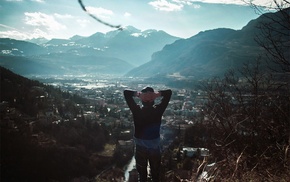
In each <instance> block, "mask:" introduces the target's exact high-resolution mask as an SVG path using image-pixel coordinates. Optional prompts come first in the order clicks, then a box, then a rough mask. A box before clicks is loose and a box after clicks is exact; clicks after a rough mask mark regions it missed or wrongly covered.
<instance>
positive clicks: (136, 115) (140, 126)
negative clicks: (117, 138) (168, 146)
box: [124, 87, 172, 182]
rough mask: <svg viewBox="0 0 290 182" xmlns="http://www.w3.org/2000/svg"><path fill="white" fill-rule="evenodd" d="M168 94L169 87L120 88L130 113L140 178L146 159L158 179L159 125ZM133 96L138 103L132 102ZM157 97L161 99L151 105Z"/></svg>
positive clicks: (143, 171)
mask: <svg viewBox="0 0 290 182" xmlns="http://www.w3.org/2000/svg"><path fill="white" fill-rule="evenodd" d="M171 94H172V91H171V90H170V89H168V90H160V91H158V92H154V89H153V88H151V87H146V88H144V89H143V90H142V91H141V92H138V91H134V90H124V96H125V100H126V102H127V104H128V106H129V108H130V110H131V112H132V114H133V120H134V126H135V131H134V141H135V145H136V151H135V160H136V168H137V171H138V175H139V181H140V182H143V181H147V164H148V162H149V164H150V172H151V176H152V180H153V181H154V182H157V181H159V178H160V176H159V172H160V165H161V151H160V125H161V118H162V115H163V113H164V111H165V109H166V107H167V105H168V103H169V100H170V97H171ZM133 97H139V98H140V99H141V101H142V106H140V105H138V104H136V102H135V100H134V98H133ZM157 97H162V99H161V102H160V103H159V104H156V105H155V102H154V101H155V99H156V98H157Z"/></svg>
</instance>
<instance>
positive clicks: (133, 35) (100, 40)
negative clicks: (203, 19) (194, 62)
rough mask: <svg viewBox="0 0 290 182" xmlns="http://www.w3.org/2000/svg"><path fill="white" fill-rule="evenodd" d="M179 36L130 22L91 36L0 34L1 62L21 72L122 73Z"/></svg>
mask: <svg viewBox="0 0 290 182" xmlns="http://www.w3.org/2000/svg"><path fill="white" fill-rule="evenodd" d="M178 39H179V38H178V37H173V36H171V35H169V34H167V33H165V32H164V31H157V30H146V31H141V30H138V29H136V28H134V27H131V26H129V27H126V28H124V30H123V31H119V30H116V31H111V32H108V33H106V34H103V33H99V32H97V33H95V34H93V35H91V36H89V37H82V36H78V35H76V36H73V37H72V38H71V39H52V40H49V41H48V40H47V41H45V40H44V39H33V40H30V41H31V42H28V41H20V40H14V39H9V38H1V39H0V66H3V67H6V68H9V69H11V70H13V71H14V72H15V73H18V74H21V75H24V74H25V75H31V74H59V75H62V74H87V73H89V74H117V75H123V74H125V73H127V72H128V71H130V70H131V69H132V68H134V66H139V65H141V64H144V63H145V62H148V61H149V60H150V59H151V55H152V54H153V53H154V52H156V51H159V50H161V49H162V48H163V47H164V46H165V45H166V44H170V43H173V42H174V41H175V40H178ZM33 42H35V43H33ZM41 42H42V43H41ZM43 42H45V43H43Z"/></svg>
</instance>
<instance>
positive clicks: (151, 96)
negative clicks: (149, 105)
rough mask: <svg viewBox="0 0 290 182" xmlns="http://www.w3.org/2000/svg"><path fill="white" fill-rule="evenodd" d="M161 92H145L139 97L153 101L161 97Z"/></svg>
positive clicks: (145, 100) (144, 100) (146, 100)
mask: <svg viewBox="0 0 290 182" xmlns="http://www.w3.org/2000/svg"><path fill="white" fill-rule="evenodd" d="M160 96H161V94H160V93H159V92H145V93H142V92H141V93H140V94H139V98H140V99H141V100H142V101H143V102H153V101H154V100H155V99H156V98H157V97H160Z"/></svg>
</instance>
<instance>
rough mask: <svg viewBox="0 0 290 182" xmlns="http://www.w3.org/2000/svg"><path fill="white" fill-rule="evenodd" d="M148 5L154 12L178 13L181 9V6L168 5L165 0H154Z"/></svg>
mask: <svg viewBox="0 0 290 182" xmlns="http://www.w3.org/2000/svg"><path fill="white" fill-rule="evenodd" d="M149 5H151V6H153V7H154V8H155V9H156V10H160V11H180V10H182V8H183V6H184V5H183V4H181V3H179V4H176V3H170V2H168V1H167V0H156V1H151V2H149Z"/></svg>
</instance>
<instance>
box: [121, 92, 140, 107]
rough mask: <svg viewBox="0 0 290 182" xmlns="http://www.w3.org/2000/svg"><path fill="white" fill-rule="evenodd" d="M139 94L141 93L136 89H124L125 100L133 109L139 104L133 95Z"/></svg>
mask: <svg viewBox="0 0 290 182" xmlns="http://www.w3.org/2000/svg"><path fill="white" fill-rule="evenodd" d="M138 95H139V93H138V92H137V91H135V90H124V97H125V100H126V102H127V105H128V106H129V108H130V109H131V110H132V109H134V108H136V107H137V104H136V102H135V100H134V98H133V97H137V96H138Z"/></svg>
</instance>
